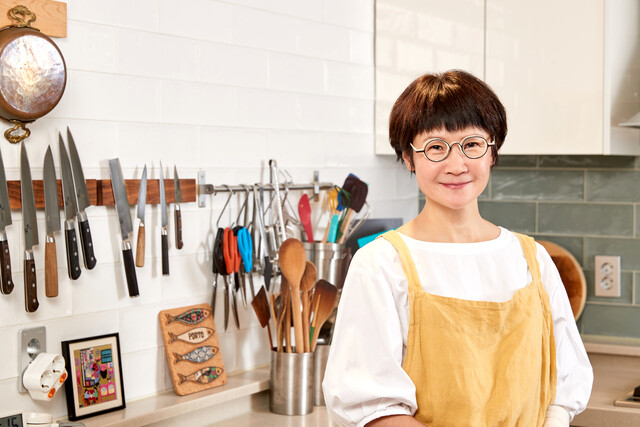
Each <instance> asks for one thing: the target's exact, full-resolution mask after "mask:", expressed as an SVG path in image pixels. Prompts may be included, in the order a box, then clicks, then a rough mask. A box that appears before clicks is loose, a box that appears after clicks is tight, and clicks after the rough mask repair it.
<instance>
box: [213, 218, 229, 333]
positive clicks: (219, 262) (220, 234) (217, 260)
mask: <svg viewBox="0 0 640 427" xmlns="http://www.w3.org/2000/svg"><path fill="white" fill-rule="evenodd" d="M223 240H224V228H222V227H219V228H218V231H217V232H216V238H215V240H214V242H213V256H212V258H213V272H214V274H215V275H216V276H215V278H214V279H213V299H212V304H211V309H212V310H213V312H214V313H215V311H216V295H217V294H218V275H220V274H222V275H224V274H225V273H226V271H225V269H226V267H225V265H224V249H223ZM224 318H225V329H226V327H227V326H226V325H227V323H228V321H229V298H228V294H227V288H226V286H225V302H224Z"/></svg>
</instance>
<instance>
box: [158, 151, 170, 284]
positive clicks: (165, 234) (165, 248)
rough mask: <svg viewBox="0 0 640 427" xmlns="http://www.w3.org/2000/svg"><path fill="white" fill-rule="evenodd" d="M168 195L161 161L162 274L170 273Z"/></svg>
mask: <svg viewBox="0 0 640 427" xmlns="http://www.w3.org/2000/svg"><path fill="white" fill-rule="evenodd" d="M167 223H168V221H167V195H166V194H165V192H164V174H163V173H162V162H160V225H161V226H162V229H161V240H162V242H161V243H162V274H163V275H165V276H168V275H169V230H168V228H167Z"/></svg>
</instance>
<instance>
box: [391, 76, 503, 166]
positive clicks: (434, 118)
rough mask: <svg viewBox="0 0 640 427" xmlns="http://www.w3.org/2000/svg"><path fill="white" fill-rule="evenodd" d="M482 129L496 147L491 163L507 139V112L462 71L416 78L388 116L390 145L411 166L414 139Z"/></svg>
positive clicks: (488, 90) (486, 88) (482, 84)
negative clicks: (435, 132)
mask: <svg viewBox="0 0 640 427" xmlns="http://www.w3.org/2000/svg"><path fill="white" fill-rule="evenodd" d="M472 126H473V127H478V128H480V129H483V130H485V131H486V132H487V133H488V134H489V137H490V138H491V139H493V140H494V141H495V143H496V145H494V146H492V147H491V155H492V156H493V160H494V164H496V163H497V162H498V150H499V149H500V147H501V146H502V144H503V143H504V139H505V137H506V136H507V113H506V111H505V109H504V106H503V105H502V103H501V102H500V100H499V99H498V96H497V95H496V94H495V93H494V92H493V90H491V88H490V87H489V86H488V85H487V84H486V83H485V82H483V81H482V80H480V79H478V78H477V77H475V76H474V75H472V74H470V73H467V72H465V71H461V70H449V71H446V72H444V73H439V74H424V75H422V76H420V77H418V78H417V79H415V80H414V81H413V82H412V83H411V84H410V85H409V86H408V87H407V88H406V89H405V90H404V92H402V94H401V95H400V97H399V98H398V99H397V100H396V102H395V104H394V105H393V108H392V110H391V115H390V116H389V142H390V144H391V146H392V147H393V149H394V150H395V152H396V156H397V158H398V160H399V161H402V156H403V154H406V155H408V156H409V158H410V159H412V160H411V164H412V165H413V156H412V149H411V146H410V145H409V144H410V143H411V142H413V139H414V138H415V137H416V136H417V135H419V134H421V133H423V132H430V131H432V130H436V129H441V128H444V129H446V130H447V131H448V132H456V131H460V130H463V129H465V128H468V127H472Z"/></svg>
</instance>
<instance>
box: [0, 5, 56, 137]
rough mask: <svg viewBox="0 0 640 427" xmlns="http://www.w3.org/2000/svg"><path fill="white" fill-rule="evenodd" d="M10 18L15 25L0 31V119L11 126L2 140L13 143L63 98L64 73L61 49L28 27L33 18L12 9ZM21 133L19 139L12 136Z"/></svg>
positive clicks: (25, 11) (22, 8) (18, 8)
mask: <svg viewBox="0 0 640 427" xmlns="http://www.w3.org/2000/svg"><path fill="white" fill-rule="evenodd" d="M9 17H10V18H11V19H12V20H14V21H15V22H16V24H14V25H12V26H9V27H5V28H2V29H1V30H0V69H2V88H1V89H0V117H2V118H3V119H5V120H8V121H9V122H10V123H12V124H13V125H14V126H13V128H11V129H8V130H7V131H6V132H5V133H4V136H5V138H6V139H7V140H8V141H9V142H12V143H18V142H20V141H22V140H23V139H25V138H27V137H29V135H30V134H31V132H30V131H29V130H28V129H27V128H26V124H27V123H29V122H32V121H34V120H36V119H38V118H40V117H42V116H44V115H45V114H47V113H48V112H50V111H51V110H52V109H53V108H54V107H55V106H56V105H57V104H58V102H59V101H60V99H61V98H62V94H63V93H64V89H65V85H66V82H67V70H66V65H65V62H64V58H63V57H62V53H61V52H60V49H58V47H57V46H56V44H55V43H54V42H53V41H52V40H51V39H50V38H49V37H47V36H46V35H45V34H43V33H41V32H40V31H38V30H37V29H35V28H33V27H31V23H32V22H33V21H35V19H36V16H35V14H33V13H32V12H31V11H30V10H29V9H27V8H26V7H25V6H15V7H14V8H12V9H11V10H10V11H9ZM18 129H22V131H23V132H24V133H22V134H21V135H17V134H13V132H14V131H18Z"/></svg>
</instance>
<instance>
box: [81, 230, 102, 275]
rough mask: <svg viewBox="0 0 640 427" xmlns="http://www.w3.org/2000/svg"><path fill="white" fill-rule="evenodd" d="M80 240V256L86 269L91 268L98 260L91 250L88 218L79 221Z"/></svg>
mask: <svg viewBox="0 0 640 427" xmlns="http://www.w3.org/2000/svg"><path fill="white" fill-rule="evenodd" d="M80 242H81V243H82V257H83V259H84V266H85V267H86V268H87V270H91V269H92V268H93V267H95V266H96V264H97V263H98V261H97V260H96V256H95V254H94V252H93V240H92V239H91V229H90V228H89V221H88V220H86V219H85V220H81V221H80Z"/></svg>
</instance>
